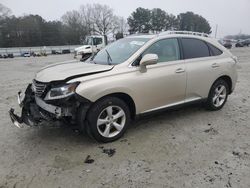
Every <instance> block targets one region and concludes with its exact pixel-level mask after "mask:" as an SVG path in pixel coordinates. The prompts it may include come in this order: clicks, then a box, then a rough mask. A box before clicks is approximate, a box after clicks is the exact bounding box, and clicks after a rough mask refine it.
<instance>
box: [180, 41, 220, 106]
mask: <svg viewBox="0 0 250 188" xmlns="http://www.w3.org/2000/svg"><path fill="white" fill-rule="evenodd" d="M181 43H182V48H183V54H184V59H185V64H186V71H187V89H186V102H189V101H193V100H197V99H201V98H206V97H207V95H208V93H209V90H210V88H211V85H212V84H213V82H214V81H215V79H216V77H217V76H218V75H219V74H220V72H221V67H222V66H221V64H223V59H221V60H220V59H219V58H217V55H220V54H222V52H221V51H220V50H219V49H217V48H216V47H214V49H211V48H212V47H213V46H211V47H210V46H209V45H208V43H207V42H205V41H203V40H200V39H196V38H181ZM212 50H213V51H212ZM216 50H217V51H216Z"/></svg>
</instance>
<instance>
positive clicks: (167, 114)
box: [26, 104, 208, 146]
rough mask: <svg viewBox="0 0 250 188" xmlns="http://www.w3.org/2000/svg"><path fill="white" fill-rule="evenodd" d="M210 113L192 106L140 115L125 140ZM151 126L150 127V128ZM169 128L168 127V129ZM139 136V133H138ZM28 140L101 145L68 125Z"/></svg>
mask: <svg viewBox="0 0 250 188" xmlns="http://www.w3.org/2000/svg"><path fill="white" fill-rule="evenodd" d="M197 113H199V114H204V113H208V111H206V110H205V109H204V107H203V105H202V104H192V105H187V106H183V107H181V108H176V109H165V110H160V111H156V112H151V113H148V114H145V115H140V116H138V117H136V119H135V120H134V121H133V122H132V123H131V126H129V128H128V131H127V134H126V135H125V136H124V137H123V138H127V137H129V134H135V135H136V134H137V131H138V129H143V130H144V131H147V129H148V131H151V128H152V126H153V127H157V126H162V125H161V124H162V122H164V123H167V122H173V121H175V120H176V119H182V120H183V121H185V118H186V117H187V116H192V115H193V114H197ZM149 125H150V126H149ZM166 128H167V127H166ZM138 134H139V132H138ZM26 139H27V140H29V139H31V140H34V139H35V140H37V139H38V140H46V142H47V143H55V142H62V141H63V142H64V143H65V144H69V145H74V144H83V145H92V146H96V145H100V144H101V143H98V142H96V141H95V140H94V139H93V138H89V137H88V136H87V135H86V133H83V132H79V131H78V130H76V129H73V128H72V127H71V126H69V125H66V124H58V125H56V126H55V125H46V126H43V127H39V128H34V130H33V131H31V132H30V133H29V134H28V137H27V138H26Z"/></svg>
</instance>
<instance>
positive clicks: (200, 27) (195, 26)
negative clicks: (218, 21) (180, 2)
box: [178, 12, 211, 34]
mask: <svg viewBox="0 0 250 188" xmlns="http://www.w3.org/2000/svg"><path fill="white" fill-rule="evenodd" d="M178 19H179V24H180V28H179V29H180V30H185V31H196V32H204V33H208V34H210V33H211V27H210V25H209V23H208V21H207V20H206V19H205V18H203V17H202V16H200V15H198V14H194V13H193V12H186V13H181V14H179V15H178Z"/></svg>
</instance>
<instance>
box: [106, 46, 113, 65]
mask: <svg viewBox="0 0 250 188" xmlns="http://www.w3.org/2000/svg"><path fill="white" fill-rule="evenodd" d="M105 51H106V53H107V55H108V64H109V65H111V62H112V58H111V56H110V54H109V52H108V50H106V49H105Z"/></svg>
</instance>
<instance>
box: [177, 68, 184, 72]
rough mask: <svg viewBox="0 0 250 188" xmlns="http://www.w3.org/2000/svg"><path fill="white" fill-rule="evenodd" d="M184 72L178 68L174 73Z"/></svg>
mask: <svg viewBox="0 0 250 188" xmlns="http://www.w3.org/2000/svg"><path fill="white" fill-rule="evenodd" d="M183 72H185V70H184V69H183V68H179V69H177V70H176V71H175V73H183Z"/></svg>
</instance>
